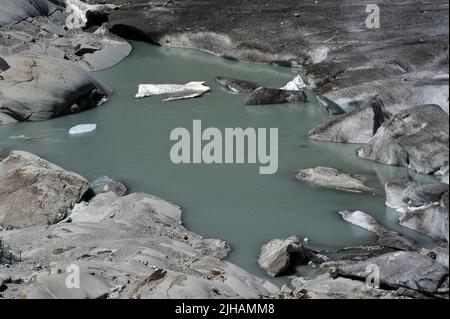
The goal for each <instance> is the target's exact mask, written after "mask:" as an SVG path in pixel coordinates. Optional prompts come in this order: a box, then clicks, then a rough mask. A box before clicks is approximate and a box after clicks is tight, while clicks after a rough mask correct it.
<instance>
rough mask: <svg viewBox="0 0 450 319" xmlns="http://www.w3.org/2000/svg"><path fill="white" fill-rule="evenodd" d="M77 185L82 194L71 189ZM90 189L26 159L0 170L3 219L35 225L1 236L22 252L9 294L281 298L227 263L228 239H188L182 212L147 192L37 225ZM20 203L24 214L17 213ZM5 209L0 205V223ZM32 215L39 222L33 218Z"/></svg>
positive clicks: (106, 196) (16, 157) (13, 159)
mask: <svg viewBox="0 0 450 319" xmlns="http://www.w3.org/2000/svg"><path fill="white" fill-rule="evenodd" d="M19 178H20V181H21V184H20V185H19V184H18V183H17V182H16V181H17V179H19ZM52 178H53V179H52ZM78 181H79V182H80V185H81V188H82V190H79V188H76V189H74V187H73V185H75V182H78ZM44 182H46V184H45V186H46V187H47V188H43V186H42V185H44ZM14 183H15V184H14ZM14 185H19V186H20V187H19V186H18V187H19V188H20V190H19V191H16V190H15V189H12V187H13V186H14ZM50 187H52V188H51V189H49V188H50ZM88 187H89V185H88V184H87V182H86V181H85V179H84V178H82V177H80V176H78V175H75V174H73V173H68V172H66V171H63V170H62V169H60V168H57V167H56V166H54V165H53V164H51V163H48V162H46V161H44V160H42V159H40V158H38V157H36V156H33V155H31V154H28V153H23V152H13V153H12V154H11V155H10V156H9V157H8V158H7V159H6V160H4V161H3V162H2V163H1V164H0V203H2V204H4V203H6V204H10V206H11V207H12V208H14V209H15V210H14V211H13V212H14V214H10V215H8V213H9V212H11V210H10V208H9V207H8V208H7V210H6V213H7V215H6V217H11V216H16V217H17V218H18V219H19V218H21V222H22V224H20V225H19V226H23V227H25V226H29V227H27V228H23V229H10V230H5V231H3V232H2V237H3V239H4V240H6V241H7V242H8V244H10V245H11V246H12V247H20V249H21V251H22V261H21V262H20V263H16V264H13V265H11V266H10V267H9V268H5V270H6V272H5V276H6V277H5V278H11V277H12V276H14V278H18V280H17V281H15V282H14V283H11V284H8V287H7V289H6V290H5V291H3V292H2V295H3V296H5V297H7V298H19V297H20V298H46V299H47V298H49V299H53V298H55V299H61V298H76V299H94V298H110V299H112V298H141V299H144V298H174V299H175V298H269V297H271V296H272V295H276V294H278V293H279V290H278V288H277V287H276V286H274V285H273V284H271V283H269V282H267V281H265V280H263V279H260V278H257V277H255V276H253V275H251V274H249V273H248V272H246V271H245V270H243V269H241V268H239V267H237V266H235V265H233V264H231V263H229V262H227V261H224V260H222V259H223V258H224V257H225V256H226V255H227V254H228V252H229V250H230V248H229V246H228V245H227V244H226V243H225V242H223V241H221V240H217V239H206V238H203V237H201V236H199V235H196V234H194V233H192V232H189V231H188V230H187V229H185V228H184V226H183V225H182V221H181V215H182V212H181V209H180V208H179V207H178V206H176V205H174V204H171V203H169V202H167V201H164V200H162V199H160V198H157V197H154V196H151V195H147V194H143V193H133V194H130V195H127V196H121V194H120V193H119V194H117V193H114V192H113V191H110V192H107V193H100V194H99V195H97V196H95V197H93V198H92V199H91V200H90V201H89V202H88V203H86V204H85V205H81V207H79V208H78V209H77V210H76V211H72V212H71V215H70V216H68V218H67V219H65V220H64V221H61V222H59V223H56V224H54V223H52V222H49V223H48V224H49V225H47V222H46V220H45V224H44V223H41V221H42V220H43V218H42V217H44V216H45V217H46V218H50V217H51V215H50V213H52V212H54V211H55V212H56V210H57V209H60V211H61V212H67V211H68V210H69V208H70V205H69V204H68V203H69V199H67V198H68V196H69V195H71V197H70V199H73V202H76V200H79V198H80V197H81V193H82V192H83V191H85V190H87V188H88ZM55 193H57V196H55ZM27 194H28V195H27ZM19 195H20V197H19ZM75 195H77V196H75ZM78 195H79V196H78ZM5 196H6V198H5ZM24 196H28V197H26V198H25V197H24ZM31 196H36V197H38V199H39V200H36V201H35V200H33V198H34V197H33V198H30V197H31ZM16 198H20V199H21V201H20V202H18V201H16V200H15V199H16ZM75 198H76V200H75ZM65 199H66V201H65V202H64V203H63V200H65ZM20 205H22V206H25V205H26V209H27V211H26V212H28V214H25V213H21V212H20V211H18V209H19V208H20ZM24 209H25V208H23V210H24ZM43 210H45V213H46V214H47V215H43V214H42V212H44V211H43ZM4 212H5V210H4V207H3V206H1V205H0V218H1V219H0V223H2V222H3V221H4V218H3V217H4ZM36 216H41V219H39V220H38V219H31V217H36ZM59 220H60V218H58V219H57V220H56V221H59ZM52 221H53V220H52ZM37 265H39V266H37ZM2 271H3V270H2ZM74 274H78V275H79V284H80V285H79V287H76V286H75V287H73V289H70V288H71V287H68V286H67V285H66V284H67V282H69V283H71V284H74V285H75V284H76V281H75V282H74V281H71V280H72V279H73V275H74ZM2 276H3V275H2Z"/></svg>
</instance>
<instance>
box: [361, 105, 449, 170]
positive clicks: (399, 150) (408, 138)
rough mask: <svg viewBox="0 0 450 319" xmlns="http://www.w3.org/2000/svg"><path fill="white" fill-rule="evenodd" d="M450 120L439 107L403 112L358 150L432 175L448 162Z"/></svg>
mask: <svg viewBox="0 0 450 319" xmlns="http://www.w3.org/2000/svg"><path fill="white" fill-rule="evenodd" d="M448 132H449V119H448V115H447V114H446V113H445V112H444V111H443V110H442V109H441V108H440V107H439V106H437V105H421V106H417V107H414V108H411V109H408V110H406V111H403V112H400V113H398V114H396V115H395V116H394V117H392V118H391V119H390V120H389V121H387V122H386V123H384V124H383V126H382V127H380V128H379V129H378V131H377V133H376V134H375V136H374V137H373V139H372V140H371V141H370V142H369V143H368V144H367V145H365V146H363V147H362V148H360V149H359V150H358V151H357V154H358V156H359V157H362V158H364V159H368V160H372V161H376V162H379V163H383V164H387V165H395V166H405V167H408V168H410V169H411V170H413V171H415V172H417V173H421V174H432V173H435V172H437V171H439V170H440V168H441V167H443V166H444V165H446V164H447V163H448V158H449V133H448Z"/></svg>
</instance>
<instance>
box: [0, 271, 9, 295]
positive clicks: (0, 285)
mask: <svg viewBox="0 0 450 319" xmlns="http://www.w3.org/2000/svg"><path fill="white" fill-rule="evenodd" d="M10 282H11V277H10V276H7V275H4V274H1V273H0V291H2V290H3V289H5V288H6V284H8V283H10Z"/></svg>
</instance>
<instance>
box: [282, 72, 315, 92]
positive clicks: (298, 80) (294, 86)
mask: <svg viewBox="0 0 450 319" xmlns="http://www.w3.org/2000/svg"><path fill="white" fill-rule="evenodd" d="M281 89H282V90H287V91H300V90H303V89H309V85H308V84H306V83H305V81H303V79H302V77H301V76H300V75H297V76H296V77H295V78H294V79H293V80H292V81H291V82H289V83H288V84H286V86H284V87H282V88H281Z"/></svg>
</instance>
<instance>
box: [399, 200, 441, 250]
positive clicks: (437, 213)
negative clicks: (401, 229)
mask: <svg viewBox="0 0 450 319" xmlns="http://www.w3.org/2000/svg"><path fill="white" fill-rule="evenodd" d="M448 207H449V206H448V192H447V193H445V194H444V195H443V196H442V199H441V200H440V201H439V202H437V203H431V204H428V205H424V206H422V207H417V208H408V209H406V210H405V211H404V213H403V214H402V215H401V216H400V225H402V226H405V227H408V228H410V229H413V230H415V231H418V232H421V233H424V234H426V235H428V236H430V237H432V238H434V239H437V240H445V241H447V242H448V241H449V225H448Z"/></svg>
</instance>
